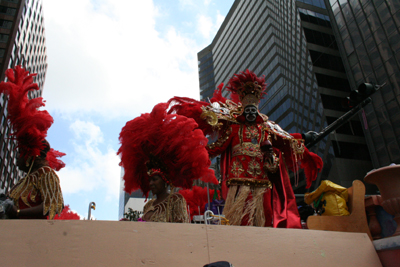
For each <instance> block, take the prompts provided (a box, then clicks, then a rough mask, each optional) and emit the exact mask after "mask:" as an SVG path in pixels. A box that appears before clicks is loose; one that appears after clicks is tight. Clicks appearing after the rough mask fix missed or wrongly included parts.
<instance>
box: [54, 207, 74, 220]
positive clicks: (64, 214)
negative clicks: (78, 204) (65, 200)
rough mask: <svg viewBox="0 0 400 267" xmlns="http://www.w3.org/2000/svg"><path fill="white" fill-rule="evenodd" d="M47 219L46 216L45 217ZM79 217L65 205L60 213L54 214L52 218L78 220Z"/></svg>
mask: <svg viewBox="0 0 400 267" xmlns="http://www.w3.org/2000/svg"><path fill="white" fill-rule="evenodd" d="M47 219H48V217H47ZM80 219H81V217H80V216H79V215H78V214H77V213H75V212H73V211H72V210H71V209H70V208H69V205H66V206H65V207H64V209H63V211H62V212H61V214H60V215H58V214H56V216H54V220H80Z"/></svg>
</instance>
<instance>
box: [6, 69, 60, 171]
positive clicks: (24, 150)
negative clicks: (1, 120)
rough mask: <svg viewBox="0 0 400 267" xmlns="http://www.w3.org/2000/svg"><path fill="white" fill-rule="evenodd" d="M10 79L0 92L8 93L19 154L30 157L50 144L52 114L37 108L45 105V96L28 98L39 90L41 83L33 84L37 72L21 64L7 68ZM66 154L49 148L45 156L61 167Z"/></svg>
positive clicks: (50, 161) (57, 168) (11, 121)
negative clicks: (32, 72) (34, 72)
mask: <svg viewBox="0 0 400 267" xmlns="http://www.w3.org/2000/svg"><path fill="white" fill-rule="evenodd" d="M6 76H7V78H8V82H1V83H0V93H4V94H7V95H8V105H7V111H8V115H7V119H8V120H9V122H10V124H11V125H12V128H13V133H12V134H11V138H12V139H16V140H17V143H18V150H19V153H20V157H23V158H24V159H25V160H27V159H28V158H29V157H36V156H39V155H40V152H41V151H43V150H45V149H46V147H47V146H48V148H49V145H48V143H47V141H46V140H45V138H46V136H47V130H48V129H49V128H50V126H51V125H52V124H53V117H52V116H51V115H50V114H49V113H48V112H47V111H46V110H38V109H39V108H40V107H44V106H45V103H44V101H43V98H42V97H38V98H33V99H28V92H29V91H31V90H39V86H38V85H37V84H36V83H33V77H34V76H36V74H29V72H28V71H26V70H25V69H23V68H22V67H21V66H16V67H15V68H14V69H8V70H7V71H6ZM64 155H65V153H62V152H59V151H56V150H54V149H50V151H49V152H47V157H46V159H47V160H48V162H49V165H50V167H51V168H53V169H55V170H57V171H58V170H60V169H61V168H63V167H64V166H65V164H64V163H63V162H62V161H61V160H59V159H57V158H58V157H62V156H64Z"/></svg>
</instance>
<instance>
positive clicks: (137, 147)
mask: <svg viewBox="0 0 400 267" xmlns="http://www.w3.org/2000/svg"><path fill="white" fill-rule="evenodd" d="M167 108H168V104H167V103H160V104H158V105H156V106H155V107H154V108H153V110H152V112H151V113H145V114H142V115H141V116H139V117H137V118H135V119H133V120H131V121H128V122H127V123H126V125H125V126H124V127H123V128H122V131H121V133H120V136H119V140H120V142H121V147H120V148H119V150H118V153H117V154H119V155H120V156H121V162H120V166H122V167H123V168H124V172H125V173H124V176H123V179H124V181H125V188H124V190H125V191H126V192H127V193H128V194H130V193H132V192H133V191H135V190H137V189H141V190H142V192H143V195H144V196H146V199H147V197H148V194H149V191H150V190H151V191H152V192H153V194H154V195H155V196H156V199H152V200H150V201H149V202H148V203H146V205H145V207H144V210H143V216H142V220H144V221H152V222H180V223H186V222H189V218H188V213H187V206H186V201H185V199H184V198H183V197H182V195H181V194H179V193H171V194H169V193H168V189H167V188H168V186H170V187H171V191H173V188H174V187H181V188H185V189H188V188H191V187H192V185H193V181H194V180H195V179H201V180H203V181H205V182H212V183H215V184H216V183H217V179H216V178H215V175H214V171H213V170H211V169H209V166H210V163H211V162H210V160H209V157H208V152H207V150H206V148H205V146H206V145H207V138H205V136H204V134H203V132H202V131H201V130H199V129H196V128H197V124H196V122H195V121H194V120H193V119H190V118H187V117H184V116H180V115H176V114H167Z"/></svg>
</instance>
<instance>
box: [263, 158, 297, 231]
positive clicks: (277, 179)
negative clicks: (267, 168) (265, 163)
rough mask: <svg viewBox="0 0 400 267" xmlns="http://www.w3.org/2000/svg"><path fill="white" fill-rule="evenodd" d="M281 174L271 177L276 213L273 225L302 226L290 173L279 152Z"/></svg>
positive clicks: (277, 226) (283, 226) (274, 211)
mask: <svg viewBox="0 0 400 267" xmlns="http://www.w3.org/2000/svg"><path fill="white" fill-rule="evenodd" d="M279 159H280V162H281V164H279V171H280V175H277V174H272V175H270V179H271V181H272V183H273V188H272V190H273V193H272V194H273V195H272V206H273V213H274V220H273V227H275V228H301V220H300V215H299V212H298V209H297V203H296V198H295V196H294V192H293V189H292V185H291V184H290V178H289V174H288V173H287V171H286V166H285V164H282V162H283V157H282V154H279Z"/></svg>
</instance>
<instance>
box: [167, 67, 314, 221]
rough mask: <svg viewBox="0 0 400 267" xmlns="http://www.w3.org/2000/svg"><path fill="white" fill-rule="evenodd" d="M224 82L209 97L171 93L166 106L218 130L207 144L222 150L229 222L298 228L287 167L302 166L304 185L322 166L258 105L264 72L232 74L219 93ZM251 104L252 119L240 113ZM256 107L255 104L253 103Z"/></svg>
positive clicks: (215, 151) (297, 136)
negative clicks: (267, 147)
mask: <svg viewBox="0 0 400 267" xmlns="http://www.w3.org/2000/svg"><path fill="white" fill-rule="evenodd" d="M222 89H223V84H222V85H220V86H219V88H218V90H216V91H215V92H214V97H213V98H212V99H211V100H210V102H211V103H206V102H200V101H196V100H192V99H188V98H178V97H175V98H173V99H171V100H170V101H169V103H170V104H171V108H170V112H171V113H177V114H181V115H186V116H188V117H193V118H195V120H196V122H197V123H198V125H199V127H200V128H201V129H202V130H203V132H204V133H205V134H208V135H212V134H213V133H214V134H215V133H217V140H216V141H215V142H214V143H212V144H209V145H208V146H207V149H208V151H209V155H210V157H214V156H216V155H221V177H222V185H221V187H222V196H223V198H224V199H225V201H226V202H225V208H224V215H225V217H226V218H227V219H228V220H229V223H230V224H231V225H253V226H273V227H286V228H300V227H301V224H300V217H299V214H298V211H297V204H296V201H295V197H294V193H293V189H292V187H291V183H290V178H289V174H288V169H290V170H292V171H293V172H294V173H295V174H297V172H298V170H299V168H303V169H304V172H305V175H306V177H307V178H308V179H307V185H311V181H313V180H315V179H316V176H317V173H318V172H319V171H320V170H321V168H322V160H321V158H320V157H318V156H317V155H315V154H314V153H312V152H309V151H308V150H307V148H305V146H304V143H303V140H302V139H301V134H293V135H291V134H288V133H287V132H285V131H284V130H282V129H281V128H280V127H279V126H278V125H277V124H275V123H274V122H272V121H269V120H268V117H267V116H266V115H265V114H261V113H260V112H259V111H258V104H259V101H260V99H261V98H262V95H263V94H265V93H264V91H265V89H266V85H265V80H264V78H263V77H257V76H256V75H255V74H254V73H252V72H250V71H248V70H247V71H246V72H241V73H240V74H235V75H234V76H233V77H232V78H231V80H230V81H229V84H228V86H227V89H228V90H230V91H231V99H226V98H224V97H223V96H222ZM246 107H253V110H255V111H254V114H256V116H255V119H254V120H253V121H251V122H250V121H249V120H248V119H247V117H246V115H245V110H246ZM254 108H255V109H254ZM267 140H268V141H269V144H272V147H273V155H271V156H269V155H268V156H266V154H265V153H263V152H262V150H261V148H262V144H264V143H265V142H267Z"/></svg>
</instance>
